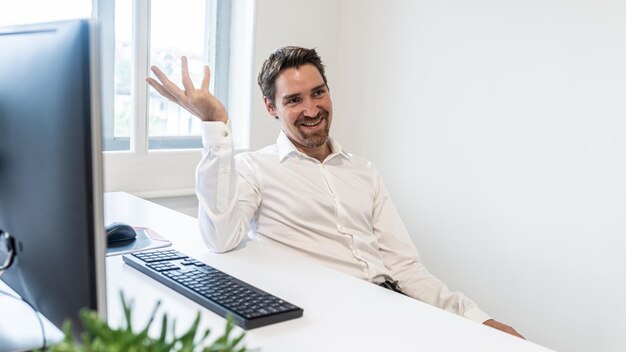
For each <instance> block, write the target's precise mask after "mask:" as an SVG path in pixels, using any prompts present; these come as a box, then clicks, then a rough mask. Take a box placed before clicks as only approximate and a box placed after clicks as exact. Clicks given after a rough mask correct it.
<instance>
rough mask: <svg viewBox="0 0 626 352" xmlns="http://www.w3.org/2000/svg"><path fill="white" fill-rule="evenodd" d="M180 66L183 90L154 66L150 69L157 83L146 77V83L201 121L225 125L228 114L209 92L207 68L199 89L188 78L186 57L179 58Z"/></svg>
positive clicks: (209, 73) (209, 72)
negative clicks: (217, 122) (218, 122)
mask: <svg viewBox="0 0 626 352" xmlns="http://www.w3.org/2000/svg"><path fill="white" fill-rule="evenodd" d="M180 66H181V70H182V80H183V88H184V89H180V88H179V87H178V86H177V85H176V84H175V83H173V82H172V81H170V80H169V79H168V78H167V76H166V75H165V74H164V73H163V72H162V71H161V70H159V68H158V67H156V66H152V67H151V68H150V69H151V70H152V72H153V73H154V75H155V76H156V77H157V79H158V80H159V81H157V80H155V79H154V78H152V77H146V82H148V84H149V85H150V86H152V88H154V89H155V90H156V91H157V92H159V94H161V95H162V96H164V97H165V98H167V99H168V100H170V101H173V102H174V103H176V104H178V105H180V106H181V107H183V108H184V109H185V110H187V111H189V112H190V113H192V114H193V115H195V116H198V117H199V118H200V119H201V120H203V121H222V122H224V123H226V121H228V114H227V113H226V109H225V108H224V104H222V102H220V101H219V100H218V99H217V98H216V97H215V96H214V95H213V94H211V92H209V82H211V71H210V70H209V66H204V76H203V78H202V84H200V88H199V89H196V88H195V87H194V86H193V82H192V81H191V78H190V77H189V67H188V65H187V57H185V56H183V57H182V58H181V65H180Z"/></svg>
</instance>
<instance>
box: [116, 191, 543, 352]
mask: <svg viewBox="0 0 626 352" xmlns="http://www.w3.org/2000/svg"><path fill="white" fill-rule="evenodd" d="M113 221H123V222H127V223H130V224H132V225H135V226H147V227H150V228H152V229H154V230H156V231H157V232H158V233H159V234H160V235H162V236H164V237H166V238H168V239H169V240H171V241H172V242H173V248H174V249H177V250H179V251H181V252H184V253H186V254H188V255H190V256H192V257H195V258H197V259H199V260H201V261H204V262H205V263H207V264H209V265H212V266H214V267H216V268H218V269H220V270H223V271H225V272H227V273H229V274H231V275H233V276H235V277H238V278H239V279H242V280H244V281H246V282H248V283H250V284H252V285H255V286H258V287H259V288H261V289H263V290H265V291H268V292H270V293H272V294H274V295H277V296H279V297H281V298H284V299H286V300H288V301H290V302H292V303H294V304H296V305H298V306H300V307H302V308H303V309H304V316H303V317H302V318H298V319H295V320H290V321H287V322H282V323H278V324H274V325H270V326H265V327H261V328H257V329H253V330H249V331H247V332H246V337H245V341H246V345H247V346H248V347H249V348H261V350H262V351H267V352H280V351H288V352H293V351H299V352H305V351H315V352H320V351H429V352H432V351H480V352H486V351H497V352H502V351H507V352H513V351H525V352H526V351H528V352H531V351H544V352H545V351H549V350H548V349H546V348H544V347H541V346H538V345H535V344H533V343H531V342H528V341H524V340H522V339H518V338H515V337H512V336H509V335H508V334H505V333H502V332H499V331H497V330H494V329H492V328H488V327H486V326H483V325H481V324H477V323H474V322H471V321H469V320H466V319H464V318H461V317H458V316H456V315H453V314H450V313H447V312H444V311H443V310H440V309H437V308H434V307H432V306H429V305H427V304H424V303H421V302H419V301H416V300H414V299H412V298H409V297H406V296H403V295H401V294H397V293H394V292H391V291H389V290H386V289H384V288H381V287H378V286H376V285H373V284H370V283H368V282H365V281H362V280H359V279H356V278H354V277H351V276H348V275H346V274H343V273H340V272H337V271H335V270H333V269H330V268H327V267H324V266H322V265H319V264H317V263H315V262H312V261H310V260H308V259H306V258H303V257H300V256H298V255H294V254H292V253H286V252H284V251H281V250H279V249H278V248H274V247H271V246H269V245H266V244H262V243H259V242H254V241H251V242H247V243H246V244H245V245H244V246H242V248H238V249H236V250H234V251H231V252H229V253H225V254H215V253H211V252H209V250H208V249H207V248H206V247H205V246H204V244H203V242H202V239H201V237H200V233H199V231H198V225H197V222H196V219H194V218H192V217H189V216H187V215H184V214H181V213H178V212H175V211H172V210H170V209H167V208H164V207H162V206H159V205H156V204H154V203H151V202H148V201H145V200H142V199H140V198H137V197H134V196H132V195H129V194H126V193H109V194H106V195H105V222H106V223H110V222H113ZM106 265H107V293H108V305H109V309H108V312H109V322H110V323H113V324H116V323H118V322H121V321H123V318H122V317H123V315H122V309H121V304H120V299H119V291H120V290H122V289H123V291H124V292H125V294H126V296H127V297H130V298H132V299H134V301H135V304H134V306H135V310H134V316H135V324H136V325H135V326H136V327H138V328H139V327H143V326H144V324H145V322H146V321H147V317H148V316H149V314H150V312H151V310H152V308H153V306H154V304H155V302H156V301H157V300H161V301H162V303H163V305H162V307H163V309H162V310H161V312H163V311H167V312H168V314H170V315H171V316H173V317H175V318H176V320H177V326H178V327H179V328H181V329H182V328H187V327H189V325H190V324H191V322H192V321H193V318H194V317H195V314H196V312H198V311H200V312H201V314H202V325H201V328H206V327H209V328H211V330H212V331H213V332H212V333H211V335H210V337H212V338H210V339H209V340H210V341H212V340H213V338H215V337H217V336H218V335H219V334H221V332H222V331H223V329H224V326H225V323H224V320H223V319H222V318H221V317H219V316H218V315H216V314H214V313H212V312H211V311H209V310H206V309H204V308H202V307H201V306H200V305H198V304H196V303H195V302H193V301H191V300H189V299H187V298H185V297H183V296H182V295H180V294H178V293H176V292H174V291H173V290H171V289H169V288H167V287H165V286H163V285H162V284H160V283H158V282H156V281H154V280H153V279H151V278H149V277H148V276H146V275H144V274H142V273H140V272H139V271H137V270H135V269H133V268H131V267H129V266H128V265H125V264H124V263H123V261H122V258H121V256H114V257H108V258H107V262H106ZM155 325H158V322H157V324H155ZM156 327H157V326H155V328H156ZM155 332H156V329H155Z"/></svg>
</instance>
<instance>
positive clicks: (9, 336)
mask: <svg viewBox="0 0 626 352" xmlns="http://www.w3.org/2000/svg"><path fill="white" fill-rule="evenodd" d="M5 293H6V294H5ZM7 294H10V295H12V296H14V297H19V295H18V294H17V293H15V291H13V290H12V289H11V288H10V287H9V286H7V285H6V284H5V283H4V281H2V280H0V312H2V314H0V352H8V351H30V350H34V349H38V348H41V347H42V346H43V341H44V340H43V336H42V331H41V326H40V324H39V320H38V319H37V315H36V314H39V313H35V311H33V309H32V308H31V307H30V306H29V305H28V304H26V302H24V301H22V300H21V299H15V298H14V297H11V296H9V295H7ZM39 316H40V317H41V323H42V324H43V329H44V332H45V334H46V345H47V346H51V345H54V344H57V343H59V342H61V341H63V332H62V331H61V330H59V329H58V328H57V327H56V326H54V324H52V323H51V322H50V321H49V320H48V319H46V318H45V317H44V316H43V315H41V314H39Z"/></svg>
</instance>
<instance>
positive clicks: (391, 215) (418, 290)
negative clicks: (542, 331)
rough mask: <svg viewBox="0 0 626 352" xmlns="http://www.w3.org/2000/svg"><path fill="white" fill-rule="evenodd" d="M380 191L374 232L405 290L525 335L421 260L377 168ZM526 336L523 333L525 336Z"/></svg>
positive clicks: (471, 316) (386, 259) (478, 320)
mask: <svg viewBox="0 0 626 352" xmlns="http://www.w3.org/2000/svg"><path fill="white" fill-rule="evenodd" d="M375 177H377V185H378V189H377V195H376V199H375V202H374V213H373V218H374V229H373V230H374V234H375V235H376V237H377V238H378V241H379V248H380V251H381V254H382V256H383V261H384V263H385V266H386V267H387V268H389V270H390V271H391V275H392V276H393V279H394V280H398V284H399V287H400V289H401V291H402V292H403V293H405V294H407V295H409V296H411V297H413V298H416V299H419V300H420V301H422V302H425V303H429V304H431V305H434V306H436V307H439V308H442V309H444V310H447V311H450V312H452V313H455V314H458V315H461V316H464V317H466V318H468V319H471V320H473V321H476V322H478V323H482V324H485V325H488V326H490V327H493V328H496V329H498V330H502V331H504V332H507V333H509V334H512V335H515V336H518V337H522V336H521V335H520V334H519V333H517V331H515V329H513V328H512V327H510V326H508V325H505V324H502V323H499V322H497V321H495V320H493V319H491V317H490V316H489V315H487V314H486V313H484V312H483V311H482V310H480V309H479V308H478V306H477V305H476V303H474V302H473V301H472V300H471V299H469V298H468V297H466V296H465V295H464V294H463V293H461V292H451V291H450V290H449V289H448V287H447V286H446V285H445V284H444V283H443V282H442V281H441V280H439V279H438V278H437V277H435V276H434V275H432V274H431V273H430V272H429V271H428V269H426V267H425V266H424V265H423V264H422V263H421V261H420V259H419V254H418V252H417V250H416V249H415V246H414V245H413V242H412V241H411V239H410V236H409V234H408V232H407V230H406V228H405V226H404V223H403V222H402V219H401V218H400V215H399V214H398V211H397V209H396V208H395V205H394V204H393V201H392V200H391V197H390V195H389V193H388V192H387V189H386V187H385V185H384V183H383V181H382V177H381V176H380V175H379V174H378V172H376V175H375ZM522 338H523V337H522Z"/></svg>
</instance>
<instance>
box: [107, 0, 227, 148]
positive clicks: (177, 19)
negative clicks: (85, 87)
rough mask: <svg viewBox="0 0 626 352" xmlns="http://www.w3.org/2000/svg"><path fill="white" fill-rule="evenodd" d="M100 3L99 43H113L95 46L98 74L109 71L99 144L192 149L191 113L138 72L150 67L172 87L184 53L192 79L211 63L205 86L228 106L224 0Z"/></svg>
mask: <svg viewBox="0 0 626 352" xmlns="http://www.w3.org/2000/svg"><path fill="white" fill-rule="evenodd" d="M100 9H101V11H102V13H101V16H100V18H101V20H102V31H103V41H104V43H103V45H104V46H105V47H106V46H107V44H108V45H109V46H110V47H111V48H112V49H113V50H103V51H102V52H103V60H102V62H103V71H104V75H103V77H105V78H106V77H113V82H105V83H104V89H103V91H104V92H103V106H104V116H103V120H104V132H103V133H104V150H105V151H134V152H139V153H142V152H146V151H148V150H156V149H188V148H200V147H201V138H200V121H199V119H198V118H197V117H195V116H193V115H191V114H190V113H188V112H187V111H185V110H184V109H182V108H180V107H179V106H178V105H176V104H174V103H172V102H170V101H168V100H167V99H165V98H163V97H161V96H160V95H159V94H158V93H157V92H156V91H154V90H153V89H151V88H150V87H148V86H147V85H146V84H145V82H144V80H143V78H144V77H145V76H147V75H148V74H149V67H150V66H151V65H156V66H158V67H159V68H160V69H161V70H163V71H164V72H165V73H166V74H167V75H168V77H170V79H172V81H174V82H176V83H178V84H179V85H180V83H179V82H180V81H181V77H180V58H181V56H183V55H185V56H187V57H188V59H189V69H190V74H191V76H192V79H193V80H194V83H196V84H199V83H200V82H199V80H201V79H202V68H203V66H204V65H205V64H208V65H209V66H210V67H211V69H212V77H211V91H212V92H213V93H214V94H215V95H216V96H217V97H218V99H220V100H221V101H222V102H223V103H224V104H225V105H226V106H228V96H227V93H228V90H227V82H228V72H229V69H228V65H229V52H228V48H229V43H228V41H229V37H230V36H229V28H230V1H220V0H186V1H176V0H154V1H150V0H135V1H129V0H116V1H114V2H113V1H101V4H100ZM107 13H108V14H111V13H112V14H114V15H113V16H107V15H106V14H107ZM111 22H113V23H111ZM113 38H114V39H113ZM107 42H114V44H113V45H111V43H107ZM111 62H112V64H111ZM111 71H112V72H111ZM109 72H110V74H109Z"/></svg>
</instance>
